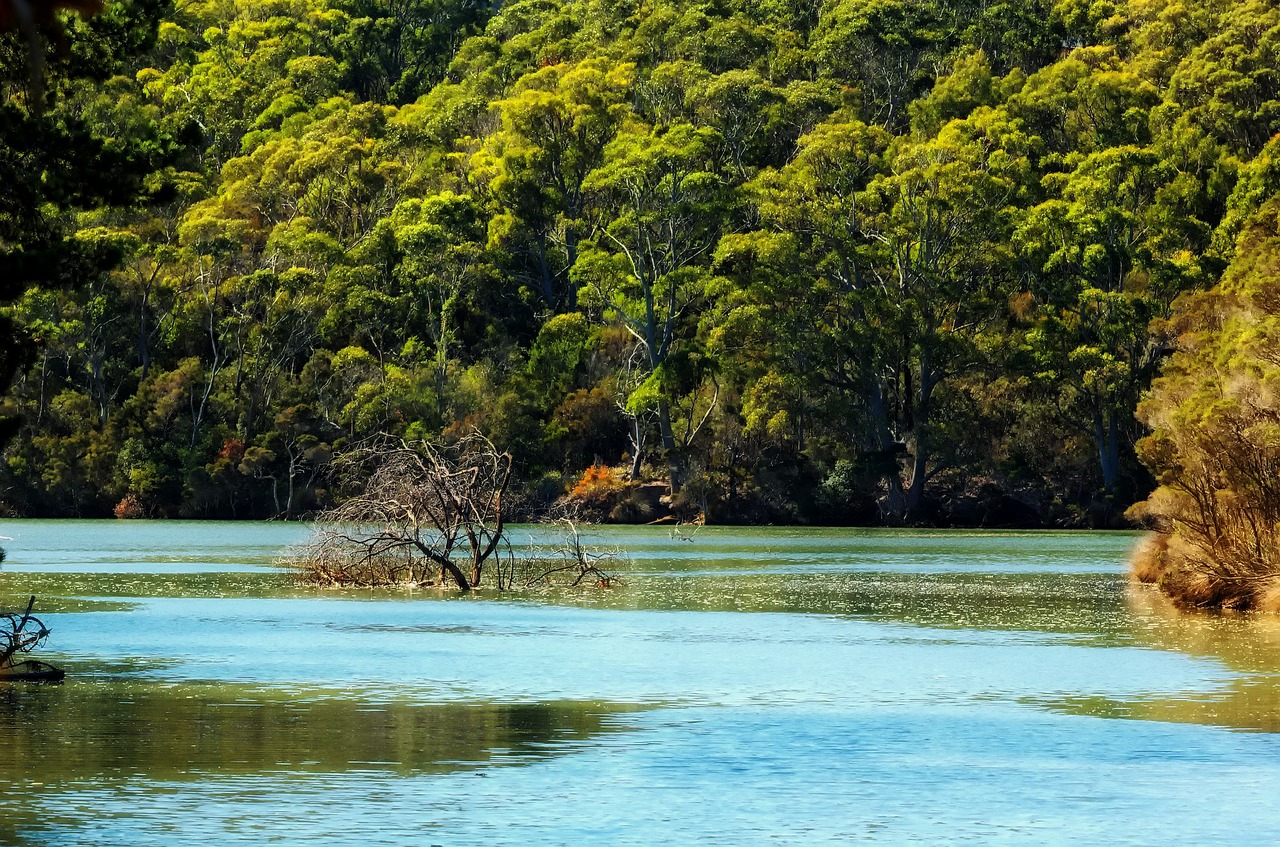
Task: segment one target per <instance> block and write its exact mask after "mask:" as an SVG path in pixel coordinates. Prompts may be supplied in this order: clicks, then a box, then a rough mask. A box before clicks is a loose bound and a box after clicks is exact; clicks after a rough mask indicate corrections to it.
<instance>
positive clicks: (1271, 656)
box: [1027, 585, 1280, 732]
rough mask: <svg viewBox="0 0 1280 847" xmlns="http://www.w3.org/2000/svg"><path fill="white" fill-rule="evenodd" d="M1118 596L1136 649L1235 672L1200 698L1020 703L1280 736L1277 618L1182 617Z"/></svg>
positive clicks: (1191, 694) (1140, 598) (1142, 593)
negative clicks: (1139, 646)
mask: <svg viewBox="0 0 1280 847" xmlns="http://www.w3.org/2000/svg"><path fill="white" fill-rule="evenodd" d="M1124 597H1125V606H1126V608H1127V610H1128V612H1129V613H1130V615H1131V627H1132V633H1133V637H1134V640H1135V641H1136V642H1137V643H1140V644H1142V645H1144V646H1147V647H1151V648H1153V649H1159V650H1176V651H1178V652H1179V653H1183V654H1186V655H1190V656H1194V657H1198V658H1201V659H1207V660H1212V661H1213V662H1215V663H1221V664H1222V665H1225V666H1226V667H1227V668H1229V669H1231V670H1232V671H1234V672H1235V673H1233V674H1231V675H1229V676H1227V677H1225V678H1224V679H1223V680H1222V681H1221V682H1220V683H1219V684H1218V685H1217V686H1214V687H1213V688H1212V689H1211V690H1208V691H1205V690H1196V691H1187V692H1181V693H1174V694H1169V693H1163V694H1150V695H1146V696H1142V697H1113V696H1104V695H1100V694H1094V695H1087V696H1086V695H1067V696H1062V697H1059V698H1027V702H1032V703H1035V704H1036V705H1040V706H1044V707H1046V708H1049V709H1052V710H1055V711H1060V712H1063V713H1066V714H1076V715H1088V716H1092V717H1104V718H1123V719H1132V720H1157V721H1168V722H1173V723H1193V724H1204V725H1209V726H1221V727H1228V728H1231V729H1238V730H1245V731H1253V732H1280V617H1277V616H1275V615H1263V614H1187V613H1185V612H1182V611H1179V610H1178V609H1177V608H1175V607H1174V606H1173V604H1172V603H1170V602H1169V601H1168V600H1167V599H1166V598H1164V597H1163V596H1162V595H1160V594H1159V593H1158V592H1157V591H1156V590H1155V589H1154V588H1152V587H1150V586H1143V585H1129V586H1127V589H1126V591H1125V594H1124Z"/></svg>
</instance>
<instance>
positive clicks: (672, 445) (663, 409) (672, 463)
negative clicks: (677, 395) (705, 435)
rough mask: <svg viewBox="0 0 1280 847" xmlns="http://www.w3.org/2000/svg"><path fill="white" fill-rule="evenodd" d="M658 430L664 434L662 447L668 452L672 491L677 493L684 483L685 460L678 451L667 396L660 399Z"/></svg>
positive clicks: (668, 469)
mask: <svg viewBox="0 0 1280 847" xmlns="http://www.w3.org/2000/svg"><path fill="white" fill-rule="evenodd" d="M658 431H659V433H661V435H662V449H663V450H664V451H665V452H666V454H667V472H668V474H669V480H670V483H671V493H672V494H676V493H678V492H679V491H680V487H681V486H682V485H684V461H683V459H682V458H681V457H680V456H679V454H678V453H677V451H676V436H675V431H674V430H673V429H672V428H671V406H670V404H668V403H667V400H666V398H665V397H664V398H663V399H661V400H659V401H658Z"/></svg>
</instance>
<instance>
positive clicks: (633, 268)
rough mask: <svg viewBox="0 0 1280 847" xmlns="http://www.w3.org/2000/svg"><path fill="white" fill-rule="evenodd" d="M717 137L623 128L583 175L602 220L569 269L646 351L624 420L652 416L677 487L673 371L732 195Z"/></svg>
mask: <svg viewBox="0 0 1280 847" xmlns="http://www.w3.org/2000/svg"><path fill="white" fill-rule="evenodd" d="M719 140H720V138H719V133H717V132H716V131H715V130H713V129H710V128H708V127H696V126H694V125H692V124H688V123H678V124H675V125H672V126H669V127H650V126H647V125H645V124H641V123H638V122H633V123H631V124H629V125H627V126H625V127H624V128H623V130H622V131H621V132H620V133H619V135H618V137H617V138H616V139H615V140H614V141H613V142H611V143H610V145H609V146H608V148H607V149H606V151H605V159H604V163H603V165H602V166H601V167H600V168H598V169H596V170H595V171H593V172H592V173H591V174H590V175H589V176H588V177H587V180H586V184H585V188H586V190H587V191H588V193H589V195H590V198H591V202H592V205H593V207H594V209H595V210H596V214H597V215H598V216H599V220H600V223H599V224H598V226H597V228H596V230H595V232H594V233H593V235H594V238H593V240H592V242H591V244H590V246H589V247H588V248H586V249H584V250H583V252H582V254H581V255H580V256H579V258H578V261H577V262H576V263H575V265H574V267H573V272H572V273H573V278H574V280H575V281H576V282H577V283H578V284H579V285H580V286H581V287H582V294H581V295H580V296H581V297H582V298H583V300H584V304H585V305H589V306H590V307H591V308H594V309H596V310H598V311H599V313H600V314H601V315H602V317H604V319H606V320H608V321H612V322H616V323H617V324H619V325H620V326H622V327H624V328H625V329H626V330H627V332H629V333H631V335H632V336H633V337H634V338H635V340H636V342H637V343H638V345H639V348H640V349H641V351H642V352H643V359H644V365H643V377H644V379H643V382H642V383H641V384H640V385H639V387H638V388H636V390H635V391H633V392H632V393H631V395H630V397H628V399H627V401H626V405H627V409H628V411H629V412H630V413H631V414H638V413H641V412H643V411H645V410H653V411H654V412H656V414H657V418H658V428H659V436H660V438H661V442H662V449H663V451H664V453H665V456H666V461H667V465H668V470H669V477H670V482H671V487H672V489H673V490H674V491H678V490H679V489H680V486H681V484H682V482H683V477H684V470H685V469H684V460H683V456H681V455H680V452H679V449H678V447H679V445H677V439H676V429H675V428H674V426H673V418H672V406H673V403H674V402H675V401H676V400H677V399H679V398H677V397H676V396H675V391H676V389H677V382H678V380H677V379H676V376H677V374H676V373H675V371H674V370H673V365H674V364H675V360H676V359H677V358H678V357H679V356H681V355H683V354H685V353H687V352H688V350H687V348H688V346H689V345H690V343H691V341H692V336H693V334H694V332H695V330H696V321H695V318H696V313H697V312H698V310H699V309H700V307H701V306H703V305H704V303H705V295H706V285H707V281H708V277H709V272H708V265H709V262H710V258H711V253H712V251H713V249H714V248H715V244H716V241H717V239H718V237H719V235H720V232H721V228H722V226H723V221H724V220H725V219H726V214H727V209H728V207H729V205H730V203H731V196H732V195H731V192H730V190H729V188H728V186H727V185H726V182H725V180H724V178H723V176H722V174H721V173H720V168H719V165H718V163H717V162H716V161H715V160H714V158H713V151H714V150H715V149H716V147H717V146H718V144H719ZM691 434H692V433H691V432H690V431H686V432H685V435H686V436H690V435H691Z"/></svg>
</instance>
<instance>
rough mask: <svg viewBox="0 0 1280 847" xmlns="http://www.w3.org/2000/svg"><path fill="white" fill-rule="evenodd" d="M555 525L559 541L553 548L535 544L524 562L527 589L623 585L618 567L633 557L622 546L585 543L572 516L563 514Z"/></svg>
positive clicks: (523, 578) (523, 575) (522, 564)
mask: <svg viewBox="0 0 1280 847" xmlns="http://www.w3.org/2000/svg"><path fill="white" fill-rule="evenodd" d="M554 525H555V526H556V528H557V529H559V531H560V538H559V543H555V544H552V545H550V546H549V547H540V546H536V545H535V546H533V547H532V548H531V549H530V554H529V556H528V558H526V559H525V560H524V561H523V562H522V563H521V568H522V570H523V571H524V573H523V574H522V577H521V582H522V584H523V585H524V587H525V588H536V587H554V586H559V587H564V588H577V587H578V586H580V585H584V584H585V585H589V586H594V587H596V588H612V587H614V586H616V585H619V584H621V582H622V580H621V578H620V577H619V576H618V575H617V568H618V567H619V566H624V565H626V564H627V562H628V561H629V560H628V558H627V555H626V554H625V553H623V552H622V550H621V549H620V548H617V547H609V548H597V547H588V546H587V545H585V544H583V543H582V534H581V533H580V532H579V531H578V523H577V521H576V520H575V519H574V518H572V517H568V516H564V515H562V516H560V517H558V518H556V519H555V521H554ZM606 568H607V569H608V570H606ZM513 573H514V571H513Z"/></svg>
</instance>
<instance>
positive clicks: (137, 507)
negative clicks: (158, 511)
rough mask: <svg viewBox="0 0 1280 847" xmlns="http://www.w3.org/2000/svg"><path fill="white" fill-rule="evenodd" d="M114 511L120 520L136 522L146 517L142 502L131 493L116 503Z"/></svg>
mask: <svg viewBox="0 0 1280 847" xmlns="http://www.w3.org/2000/svg"><path fill="white" fill-rule="evenodd" d="M114 511H115V514H116V517H117V518H120V519H121V520H136V519H137V518H145V517H146V516H147V509H146V507H145V506H143V505H142V500H140V499H139V498H138V495H137V494H134V493H133V492H132V491H130V492H129V493H128V494H126V495H124V497H123V498H122V499H121V500H120V502H119V503H116V507H115V510H114Z"/></svg>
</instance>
